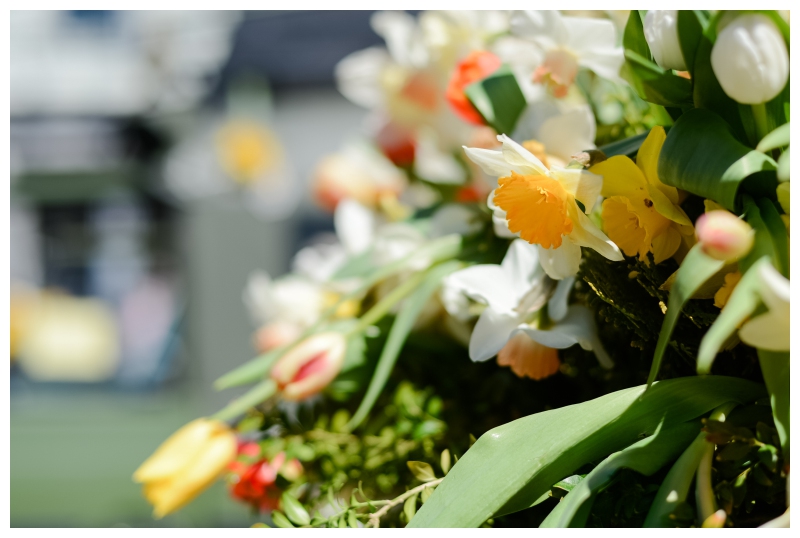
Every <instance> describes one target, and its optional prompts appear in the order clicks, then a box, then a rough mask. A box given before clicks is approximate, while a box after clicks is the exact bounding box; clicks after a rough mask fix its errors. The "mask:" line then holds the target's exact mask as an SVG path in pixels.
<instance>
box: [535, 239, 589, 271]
mask: <svg viewBox="0 0 800 538" xmlns="http://www.w3.org/2000/svg"><path fill="white" fill-rule="evenodd" d="M561 238H562V242H561V246H560V247H558V248H543V247H541V246H537V248H538V249H539V263H540V264H542V267H543V268H544V271H545V273H547V276H549V277H550V278H552V279H554V280H561V279H564V278H567V277H570V276H573V275H575V274H577V273H578V269H580V265H581V247H579V246H578V245H576V244H575V243H573V242H572V241H570V238H569V237H568V236H566V235H564V236H562V237H561Z"/></svg>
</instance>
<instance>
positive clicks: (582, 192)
mask: <svg viewBox="0 0 800 538" xmlns="http://www.w3.org/2000/svg"><path fill="white" fill-rule="evenodd" d="M550 176H551V177H553V178H555V179H557V180H558V182H559V183H561V186H562V187H564V189H565V190H566V191H567V192H568V193H570V194H571V195H572V196H574V197H575V198H576V199H577V200H578V201H580V202H581V203H582V204H583V206H584V207H585V208H586V211H587V212H590V211H591V210H592V208H593V207H594V204H595V202H597V197H598V196H600V191H601V190H602V189H603V176H598V175H597V174H593V173H591V172H589V171H588V170H579V169H577V168H557V167H552V168H550Z"/></svg>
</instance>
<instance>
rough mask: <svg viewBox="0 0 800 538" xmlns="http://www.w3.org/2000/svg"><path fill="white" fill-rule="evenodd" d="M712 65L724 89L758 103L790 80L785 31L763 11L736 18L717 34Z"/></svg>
mask: <svg viewBox="0 0 800 538" xmlns="http://www.w3.org/2000/svg"><path fill="white" fill-rule="evenodd" d="M711 67H712V68H713V69H714V74H715V75H716V77H717V80H719V83H720V85H721V86H722V89H723V90H725V93H726V94H728V96H729V97H731V98H732V99H734V100H735V101H738V102H739V103H744V104H750V105H758V104H761V103H765V102H767V101H769V100H770V99H772V98H774V97H775V96H776V95H778V94H779V93H780V92H781V90H783V88H784V87H785V86H786V82H787V81H788V80H789V52H788V51H787V50H786V42H785V41H784V40H783V35H782V34H781V32H780V30H779V29H778V27H777V26H775V23H774V22H772V20H771V19H770V18H769V17H767V16H766V15H762V14H757V13H753V14H747V15H742V16H740V17H737V18H735V19H734V20H733V21H732V22H731V23H729V24H728V25H727V26H725V27H724V28H723V29H722V31H720V33H719V35H718V36H717V42H716V43H714V48H713V49H712V50H711Z"/></svg>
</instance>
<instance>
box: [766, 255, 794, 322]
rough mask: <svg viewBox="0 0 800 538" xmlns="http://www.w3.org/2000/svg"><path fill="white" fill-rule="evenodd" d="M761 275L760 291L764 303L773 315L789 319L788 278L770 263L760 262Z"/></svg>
mask: <svg viewBox="0 0 800 538" xmlns="http://www.w3.org/2000/svg"><path fill="white" fill-rule="evenodd" d="M759 276H760V277H761V286H760V289H759V291H760V293H761V298H762V299H763V300H764V304H766V305H767V308H769V310H770V312H772V313H774V314H775V315H780V316H785V317H786V319H787V320H788V319H789V280H788V279H787V278H785V277H784V276H783V275H782V274H780V273H779V272H778V271H777V269H775V267H773V266H772V264H771V263H764V264H761V266H760V267H759Z"/></svg>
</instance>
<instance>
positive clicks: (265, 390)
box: [211, 379, 278, 421]
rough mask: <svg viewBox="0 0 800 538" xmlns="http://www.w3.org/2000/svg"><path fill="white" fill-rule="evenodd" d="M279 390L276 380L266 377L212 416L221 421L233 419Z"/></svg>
mask: <svg viewBox="0 0 800 538" xmlns="http://www.w3.org/2000/svg"><path fill="white" fill-rule="evenodd" d="M277 390H278V386H277V385H276V384H275V381H273V380H272V379H266V380H264V381H262V382H261V383H259V384H258V385H256V386H255V387H253V388H252V389H250V390H248V391H247V392H245V393H244V394H243V395H242V396H240V397H238V398H236V399H235V400H233V401H232V402H231V403H229V404H228V405H226V406H225V407H224V408H223V409H220V410H219V411H217V412H216V413H214V414H213V415H211V418H212V419H215V420H220V421H228V420H233V419H234V418H236V417H238V416H239V415H241V414H242V413H244V412H246V411H247V410H248V409H250V408H251V407H255V406H256V405H258V404H260V403H261V402H263V401H264V400H266V399H267V398H269V397H271V396H272V395H273V394H275V391H277Z"/></svg>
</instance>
